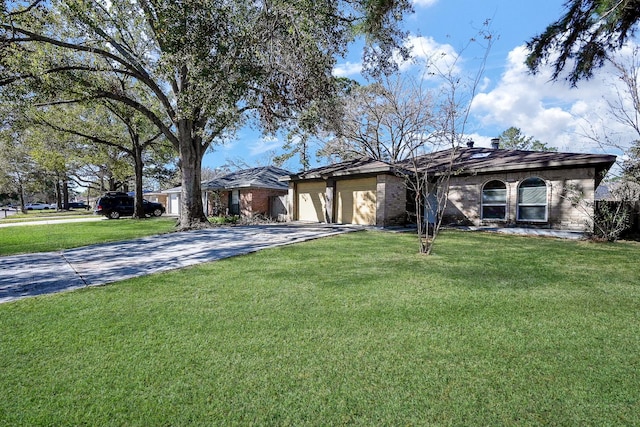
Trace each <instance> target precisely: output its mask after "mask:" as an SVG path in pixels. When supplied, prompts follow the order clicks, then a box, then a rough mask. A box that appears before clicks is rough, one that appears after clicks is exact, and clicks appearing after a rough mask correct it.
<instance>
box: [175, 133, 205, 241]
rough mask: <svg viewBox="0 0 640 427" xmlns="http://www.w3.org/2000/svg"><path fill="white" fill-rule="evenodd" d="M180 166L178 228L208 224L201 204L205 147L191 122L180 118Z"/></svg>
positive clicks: (199, 226) (189, 228)
mask: <svg viewBox="0 0 640 427" xmlns="http://www.w3.org/2000/svg"><path fill="white" fill-rule="evenodd" d="M178 130H179V135H178V137H179V141H180V166H181V171H182V192H181V194H180V199H181V208H180V220H179V223H178V228H180V229H181V230H191V229H198V228H203V227H208V226H210V223H209V220H208V219H207V217H206V216H205V214H204V209H203V205H202V188H201V185H200V184H201V181H202V158H203V157H204V153H205V147H203V146H202V143H201V138H200V137H199V136H197V134H196V132H194V131H193V123H192V122H191V121H189V120H181V121H180V122H179V124H178Z"/></svg>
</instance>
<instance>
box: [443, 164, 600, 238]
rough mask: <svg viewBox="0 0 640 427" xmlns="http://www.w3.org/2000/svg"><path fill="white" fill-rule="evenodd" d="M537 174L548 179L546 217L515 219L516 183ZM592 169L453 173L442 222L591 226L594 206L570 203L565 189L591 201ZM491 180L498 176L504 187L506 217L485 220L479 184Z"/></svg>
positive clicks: (592, 194)
mask: <svg viewBox="0 0 640 427" xmlns="http://www.w3.org/2000/svg"><path fill="white" fill-rule="evenodd" d="M530 177H538V178H541V179H543V180H544V181H545V182H546V183H547V207H548V211H547V212H548V214H547V216H548V221H545V222H521V221H517V219H516V218H517V200H518V185H519V184H520V183H521V182H522V181H523V180H525V179H527V178H530ZM594 177H595V170H594V169H593V168H576V169H558V170H546V171H536V172H503V173H494V174H482V175H474V176H458V177H456V176H454V177H452V178H451V185H450V191H449V203H448V206H447V209H446V211H445V212H444V216H443V223H445V224H449V223H455V224H469V225H476V226H482V225H495V226H508V225H522V226H525V225H526V226H535V227H546V228H558V229H563V230H576V231H584V230H585V229H589V230H590V229H591V228H592V225H591V220H590V218H591V217H592V216H593V207H588V206H587V205H586V204H584V203H583V204H581V205H580V206H579V207H576V206H572V204H571V202H570V201H569V200H568V199H567V198H566V194H565V193H564V190H565V189H566V188H568V187H572V188H576V189H579V190H580V191H582V193H583V195H584V198H585V199H586V200H590V201H593V198H594V193H595V191H594V190H595V189H594V185H595V182H594V181H595V180H594ZM492 180H500V181H502V182H504V183H505V184H506V187H507V219H506V220H505V221H495V220H491V221H486V220H482V219H481V212H480V210H481V196H482V187H483V185H484V184H485V183H487V182H489V181H492Z"/></svg>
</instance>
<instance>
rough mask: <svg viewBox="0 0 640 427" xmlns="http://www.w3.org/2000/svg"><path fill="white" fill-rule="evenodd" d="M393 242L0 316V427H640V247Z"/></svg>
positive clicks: (215, 266) (188, 276)
mask: <svg viewBox="0 0 640 427" xmlns="http://www.w3.org/2000/svg"><path fill="white" fill-rule="evenodd" d="M416 246H417V245H416V241H415V238H414V237H412V236H408V235H401V234H387V233H380V232H361V233H350V234H347V235H342V236H337V237H333V238H327V239H321V240H316V241H312V242H307V243H303V244H297V245H292V246H287V247H281V248H276V249H271V250H265V251H261V252H258V253H255V254H251V255H247V256H242V257H237V258H233V259H228V260H223V261H219V262H215V263H210V264H205V265H201V266H198V267H194V268H189V269H185V270H179V271H174V272H170V273H164V274H159V275H153V276H148V277H144V278H140V279H134V280H128V281H125V282H120V283H118V284H115V285H110V286H105V287H99V288H92V289H86V290H81V291H76V292H71V293H65V294H58V295H50V296H45V297H38V298H31V299H26V300H21V301H17V302H13V303H9V304H3V305H1V306H0V337H1V338H0V339H1V341H0V343H1V345H0V395H1V396H3V398H2V399H0V424H2V425H29V426H31V425H134V426H135V425H140V426H154V425H207V426H210V425H247V424H253V425H278V426H280V425H346V424H349V425H367V426H369V425H390V426H391V425H393V426H395V425H507V426H508V425H581V426H582V425H585V426H586V425H593V426H596V425H597V426H600V425H640V378H639V376H640V369H639V368H640V334H639V333H638V324H640V284H639V281H638V267H637V266H638V263H639V262H640V250H639V249H640V246H639V245H637V244H633V243H620V244H615V245H614V244H593V243H587V242H573V241H558V240H552V239H536V238H524V237H515V236H501V235H490V234H473V233H458V232H447V233H444V234H442V235H441V240H439V242H438V243H437V246H436V252H437V253H436V255H434V256H432V257H424V256H420V255H418V254H416Z"/></svg>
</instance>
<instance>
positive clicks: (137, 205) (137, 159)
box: [133, 142, 146, 219]
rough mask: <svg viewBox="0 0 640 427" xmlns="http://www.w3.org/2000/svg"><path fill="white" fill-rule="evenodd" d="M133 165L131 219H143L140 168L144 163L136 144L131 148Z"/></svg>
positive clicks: (140, 148) (138, 145) (140, 149)
mask: <svg viewBox="0 0 640 427" xmlns="http://www.w3.org/2000/svg"><path fill="white" fill-rule="evenodd" d="M133 163H134V169H135V181H136V188H135V198H134V202H133V217H134V218H137V219H141V218H145V217H146V215H145V212H144V206H143V203H142V196H143V193H142V192H143V190H142V168H143V166H144V161H143V160H142V147H141V146H140V144H138V143H137V142H136V143H135V144H134V148H133Z"/></svg>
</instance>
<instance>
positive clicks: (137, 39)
mask: <svg viewBox="0 0 640 427" xmlns="http://www.w3.org/2000/svg"><path fill="white" fill-rule="evenodd" d="M410 10H411V4H410V2H409V0H342V1H320V2H319V1H315V0H258V1H249V2H247V1H244V0H231V1H224V2H220V1H217V0H197V1H196V0H182V1H174V0H111V1H109V2H102V1H98V0H91V1H86V0H51V1H41V0H33V1H32V2H25V1H18V2H9V1H2V3H0V86H2V85H5V86H6V85H11V86H12V93H13V94H16V93H18V94H19V95H22V96H26V95H30V94H33V93H38V94H40V95H46V96H48V97H49V98H55V97H56V96H59V95H60V94H62V95H63V96H65V97H70V98H72V100H73V101H74V102H78V101H82V100H86V99H98V98H100V99H109V100H112V101H116V102H120V103H123V104H126V105H127V106H129V107H131V108H134V109H136V110H137V111H138V112H139V113H140V114H142V115H144V116H145V117H146V118H147V119H148V120H150V121H151V122H152V123H153V124H154V125H155V126H157V127H158V129H159V130H160V131H161V132H162V133H163V135H164V137H165V138H166V139H167V140H168V141H169V142H170V143H171V144H172V145H173V146H174V147H175V149H176V151H177V152H178V153H179V156H180V168H181V171H182V190H183V194H182V199H181V200H182V212H181V216H180V225H181V227H182V228H191V227H192V226H194V227H195V226H197V224H198V223H206V222H207V221H206V218H205V217H204V214H203V209H202V198H201V195H200V188H199V186H200V181H201V175H200V169H201V163H202V157H203V156H204V153H205V152H206V150H207V148H208V147H209V146H210V145H211V144H212V143H214V142H215V141H219V140H221V139H224V138H225V137H227V136H228V135H229V133H233V131H234V130H235V129H236V128H237V127H238V126H241V125H243V124H244V123H245V122H244V121H245V120H246V119H249V118H253V119H256V120H257V121H258V122H259V123H260V124H261V125H262V127H263V128H264V129H266V130H268V131H270V130H274V129H276V128H277V127H278V126H281V125H282V124H284V123H287V122H288V121H290V120H294V119H295V117H297V114H298V113H299V112H300V111H304V110H305V109H306V108H307V107H308V106H309V105H311V104H313V103H317V102H320V101H321V100H323V99H329V98H331V97H332V95H333V94H334V93H335V90H336V87H335V82H334V80H335V79H334V78H333V76H332V70H333V67H334V65H335V62H336V60H337V58H338V57H340V56H343V55H344V54H345V53H346V51H347V47H348V44H349V43H350V42H351V41H352V40H353V38H354V37H355V36H356V35H359V34H360V35H364V36H365V39H366V49H365V52H364V61H365V64H366V68H367V69H368V70H369V72H370V73H371V74H372V75H376V74H380V73H386V72H390V71H392V70H393V69H394V65H393V61H391V59H392V56H393V54H394V53H395V51H396V50H397V49H399V50H400V52H401V53H404V54H406V53H407V51H406V49H404V48H403V47H402V40H403V38H404V35H405V34H404V32H403V31H401V30H400V28H399V25H398V23H399V21H400V19H401V18H402V16H403V15H404V14H405V13H407V12H409V11H410ZM21 82H27V83H29V86H28V87H26V88H22V87H20V86H17V85H16V83H21ZM61 89H64V91H61ZM18 97H19V96H18ZM148 97H153V98H155V102H154V103H153V104H154V105H158V106H159V107H158V109H154V108H150V107H149V106H148V104H147V103H146V102H144V100H145V99H148ZM70 101H71V100H69V99H61V100H58V102H70Z"/></svg>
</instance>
